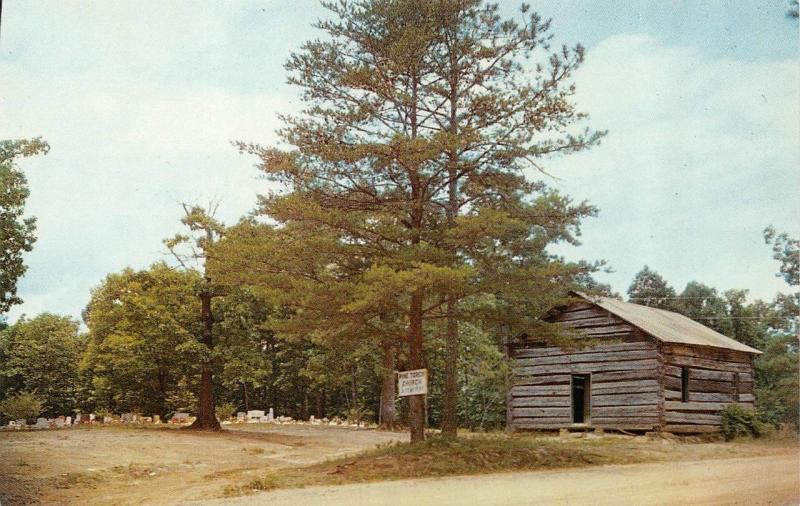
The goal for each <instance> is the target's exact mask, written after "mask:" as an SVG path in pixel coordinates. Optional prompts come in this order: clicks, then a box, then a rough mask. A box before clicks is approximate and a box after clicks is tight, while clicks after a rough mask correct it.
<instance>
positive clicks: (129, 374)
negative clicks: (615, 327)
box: [81, 263, 206, 416]
mask: <svg viewBox="0 0 800 506" xmlns="http://www.w3.org/2000/svg"><path fill="white" fill-rule="evenodd" d="M198 283H199V277H198V275H197V274H196V273H194V272H183V271H177V270H174V269H171V268H169V267H168V266H167V265H165V264H163V263H157V264H154V265H153V266H152V267H150V268H149V269H146V270H141V271H134V270H132V269H125V270H123V271H122V272H120V273H116V274H109V275H108V276H107V277H106V279H105V280H104V281H103V283H102V284H101V285H100V286H98V287H97V288H95V289H94V290H93V291H92V298H91V300H90V302H89V305H88V306H87V308H86V310H85V312H84V319H85V321H86V325H87V326H88V327H89V345H88V349H87V351H86V354H85V355H84V357H83V360H82V363H81V367H82V370H83V371H84V372H85V373H86V377H87V378H90V380H89V381H90V382H91V384H90V385H88V386H87V390H88V392H89V394H90V395H89V398H88V399H87V403H88V406H87V408H95V407H97V408H99V407H103V408H107V409H111V410H112V411H114V412H117V413H121V412H130V411H136V412H142V413H148V414H149V413H156V414H159V415H161V416H165V415H166V414H167V413H168V412H170V411H173V410H179V409H183V408H186V407H187V406H186V402H188V401H190V400H191V399H192V398H194V397H193V395H194V394H193V393H192V392H191V390H192V389H193V387H194V385H195V377H196V374H197V371H198V362H199V361H201V360H202V359H203V358H204V353H206V351H205V350H204V349H203V348H200V349H198V343H197V336H198V335H199V334H200V330H199V325H200V322H199V319H198V315H199V312H200V307H199V301H198V298H197V294H196V287H197V284H198Z"/></svg>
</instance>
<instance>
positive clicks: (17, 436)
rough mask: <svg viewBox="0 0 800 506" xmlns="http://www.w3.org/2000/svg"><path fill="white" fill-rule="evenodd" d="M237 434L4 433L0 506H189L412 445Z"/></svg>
mask: <svg viewBox="0 0 800 506" xmlns="http://www.w3.org/2000/svg"><path fill="white" fill-rule="evenodd" d="M233 427H234V428H233V429H232V430H226V431H224V432H223V433H221V434H208V433H197V432H192V431H185V430H180V429H172V428H161V429H156V428H153V429H137V428H126V427H113V426H112V427H91V428H88V427H80V428H71V429H59V430H40V431H28V432H17V431H10V432H0V503H2V505H3V506H9V505H16V504H26V505H27V504H37V503H40V504H89V503H95V504H115V505H122V504H137V505H138V504H182V503H185V502H186V501H190V500H197V499H202V498H208V497H220V496H221V494H222V492H223V490H224V488H225V487H226V486H227V485H233V484H238V483H240V482H241V481H242V480H243V479H246V478H247V477H248V476H249V475H251V474H252V475H253V476H256V475H260V474H263V472H264V471H265V470H269V469H276V468H280V467H286V466H295V465H302V464H310V463H314V462H318V461H321V460H324V459H326V458H330V457H337V456H342V455H345V454H350V453H355V452H357V451H359V450H363V449H366V448H372V447H374V446H375V445H376V444H380V443H387V442H389V441H393V440H397V439H403V440H405V439H406V438H407V436H406V435H405V434H399V433H386V432H379V431H375V430H368V429H360V430H359V429H355V428H344V427H321V426H313V425H295V426H288V425H287V426H276V425H261V424H253V425H245V426H233Z"/></svg>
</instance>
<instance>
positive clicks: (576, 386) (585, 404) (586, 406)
mask: <svg viewBox="0 0 800 506" xmlns="http://www.w3.org/2000/svg"><path fill="white" fill-rule="evenodd" d="M590 397H591V379H590V376H589V375H588V374H573V375H572V423H586V422H587V420H589V417H590V414H591V413H590V406H591V404H590V402H589V399H590Z"/></svg>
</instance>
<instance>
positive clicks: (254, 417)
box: [247, 409, 264, 422]
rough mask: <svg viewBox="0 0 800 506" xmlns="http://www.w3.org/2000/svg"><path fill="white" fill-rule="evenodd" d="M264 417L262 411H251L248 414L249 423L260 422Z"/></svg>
mask: <svg viewBox="0 0 800 506" xmlns="http://www.w3.org/2000/svg"><path fill="white" fill-rule="evenodd" d="M263 417H264V411H263V410H260V409H251V410H250V411H248V412H247V421H249V422H260V421H261V419H262V418H263Z"/></svg>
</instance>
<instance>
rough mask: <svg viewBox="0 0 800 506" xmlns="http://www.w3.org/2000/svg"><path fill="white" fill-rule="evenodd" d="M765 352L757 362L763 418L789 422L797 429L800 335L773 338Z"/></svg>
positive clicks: (757, 399)
mask: <svg viewBox="0 0 800 506" xmlns="http://www.w3.org/2000/svg"><path fill="white" fill-rule="evenodd" d="M763 351H764V354H763V355H761V356H759V357H758V358H756V359H755V361H754V363H753V366H754V371H755V384H756V406H757V408H758V414H759V418H760V419H761V420H762V421H764V422H767V423H770V424H772V425H775V426H778V425H780V424H783V423H786V424H791V425H792V426H794V427H795V428H797V427H798V426H800V424H799V423H798V422H799V421H798V412H800V374H798V372H799V371H798V360H799V359H800V357H798V352H797V338H796V337H793V336H775V337H771V338H769V339H768V340H767V342H766V346H765V347H764V348H763Z"/></svg>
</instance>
